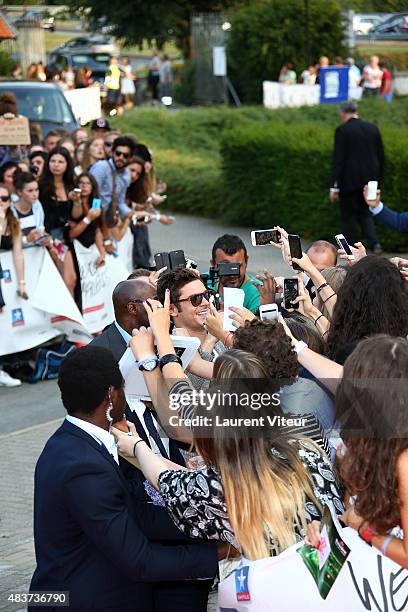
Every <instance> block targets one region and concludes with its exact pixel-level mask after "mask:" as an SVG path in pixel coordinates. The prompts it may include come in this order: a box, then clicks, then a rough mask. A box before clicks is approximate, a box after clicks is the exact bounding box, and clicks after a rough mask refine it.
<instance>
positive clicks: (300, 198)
mask: <svg viewBox="0 0 408 612" xmlns="http://www.w3.org/2000/svg"><path fill="white" fill-rule="evenodd" d="M382 135H383V139H384V143H385V148H386V155H387V166H386V173H385V180H384V184H383V186H382V190H383V199H384V202H385V203H386V204H387V205H389V206H390V207H391V208H393V209H395V210H400V211H407V210H408V193H407V190H406V176H407V168H408V134H407V133H406V131H402V130H396V129H393V128H384V129H382ZM332 148H333V130H332V128H329V127H328V126H326V125H322V124H318V123H315V122H308V123H306V122H303V123H295V124H293V123H292V124H288V123H279V124H274V125H270V126H251V127H244V128H240V129H237V130H234V131H232V130H231V131H228V132H227V133H224V135H223V139H222V145H221V152H222V156H223V165H224V178H225V186H226V189H227V190H226V205H227V206H226V209H225V210H226V213H225V214H226V218H227V219H228V220H230V221H231V222H236V220H237V219H239V220H240V222H241V223H242V224H245V225H252V226H254V227H259V228H261V227H271V226H273V225H275V224H277V225H282V226H283V227H285V228H286V229H287V230H288V231H289V232H292V233H296V234H300V235H301V236H302V237H303V238H305V239H308V240H315V239H318V238H322V239H327V240H330V241H333V237H334V235H335V234H337V233H339V232H340V231H341V223H340V215H339V206H338V204H334V205H333V204H330V202H329V200H328V187H329V180H330V179H329V177H330V167H331V158H332ZM378 237H379V239H380V242H381V243H382V244H383V246H384V247H385V248H386V249H387V250H389V251H393V250H395V251H397V250H405V251H406V249H407V246H408V237H407V235H404V234H398V233H396V232H394V231H391V230H388V229H386V228H384V227H383V226H380V224H378Z"/></svg>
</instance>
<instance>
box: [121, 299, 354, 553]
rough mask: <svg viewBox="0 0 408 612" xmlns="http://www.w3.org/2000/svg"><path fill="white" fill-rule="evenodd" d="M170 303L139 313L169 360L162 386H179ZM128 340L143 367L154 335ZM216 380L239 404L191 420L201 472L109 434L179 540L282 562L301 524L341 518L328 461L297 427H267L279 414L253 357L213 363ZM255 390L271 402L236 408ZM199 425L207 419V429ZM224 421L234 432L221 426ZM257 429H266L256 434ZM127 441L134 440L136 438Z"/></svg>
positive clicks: (203, 410)
mask: <svg viewBox="0 0 408 612" xmlns="http://www.w3.org/2000/svg"><path fill="white" fill-rule="evenodd" d="M169 304H170V299H169V292H167V293H166V300H165V305H164V307H163V306H162V305H161V304H160V303H159V302H156V301H154V300H147V303H146V305H145V308H146V311H147V313H148V316H149V322H150V325H151V328H152V330H153V332H154V335H155V338H156V342H157V348H158V354H159V356H160V358H161V359H162V362H163V361H164V359H166V363H165V365H164V364H162V367H163V369H164V368H166V372H165V377H166V378H167V379H168V380H170V378H172V379H173V383H174V379H177V378H179V379H183V378H184V373H183V370H182V367H181V366H180V365H179V363H177V359H175V352H174V348H173V344H172V342H171V339H170V336H169V334H168V329H169ZM134 334H135V335H134V337H133V339H132V340H131V347H132V350H133V351H134V352H135V355H136V356H137V359H139V360H143V359H146V358H147V356H148V355H151V354H152V351H153V346H154V344H153V342H154V338H153V334H152V332H151V331H150V330H147V331H146V330H144V329H142V330H138V331H136V330H135V332H134ZM170 355H172V357H171V361H169V359H170ZM155 373H157V369H156V370H154V371H152V372H149V373H146V380H147V379H148V376H154V377H155V378H156V380H155V382H157V377H158V376H160V375H159V374H158V373H157V374H155ZM215 378H216V380H217V381H218V382H219V383H220V384H221V386H220V387H218V389H220V390H221V391H222V390H224V391H227V392H231V391H232V390H234V391H237V390H239V391H240V393H241V394H242V395H241V394H240V395H239V397H238V398H237V399H234V398H232V401H231V402H228V401H226V402H223V401H222V400H219V401H215V404H214V406H213V408H212V410H211V412H208V410H207V407H206V406H201V407H199V408H198V410H197V412H196V413H195V414H194V416H195V417H198V426H197V427H196V426H195V428H194V440H195V445H196V449H197V451H198V452H199V453H200V454H201V455H202V457H203V459H204V461H205V463H206V465H205V467H203V468H202V469H199V470H195V471H189V470H180V469H179V468H176V466H174V465H169V463H168V462H166V460H163V458H161V457H158V456H156V455H155V454H154V453H153V452H152V451H151V450H150V449H149V448H148V446H147V445H146V444H144V443H143V442H142V441H141V440H140V439H138V438H136V440H135V439H134V438H133V439H131V438H130V437H129V436H127V435H126V434H123V435H122V433H121V432H120V431H119V430H115V435H116V436H117V438H118V444H119V450H120V452H122V453H123V454H124V455H125V456H129V457H131V456H133V457H136V460H137V462H138V464H139V465H140V467H141V469H142V471H143V472H144V473H145V476H146V477H147V478H148V479H149V480H150V481H151V482H152V484H153V485H154V486H155V487H156V488H158V489H159V491H160V493H161V495H162V496H163V499H164V502H165V504H166V507H167V508H168V510H169V512H170V515H171V517H172V519H173V521H174V522H175V524H176V525H177V526H178V527H179V528H180V529H181V530H182V531H183V532H184V533H185V534H187V535H189V536H190V537H198V538H208V539H215V540H217V539H219V540H223V541H226V542H229V543H231V544H233V545H234V546H238V547H241V548H242V550H243V552H244V554H245V555H246V556H247V557H248V558H250V559H260V558H263V557H266V556H269V555H275V554H278V553H279V552H281V551H282V550H284V549H285V548H287V547H288V546H290V545H291V544H294V543H295V542H296V541H297V540H299V539H301V538H302V537H303V534H304V533H305V529H306V524H307V522H308V521H310V519H311V518H312V516H314V515H316V514H318V515H320V516H321V511H322V505H323V504H324V503H325V502H327V501H331V502H332V503H334V504H335V506H336V507H337V509H338V511H342V509H343V506H342V502H341V497H340V493H339V491H338V489H337V487H336V480H335V477H334V475H333V473H332V470H331V466H330V462H329V460H328V459H327V457H326V455H325V454H324V453H323V451H322V450H321V449H320V448H319V446H318V445H316V444H314V443H313V442H312V441H310V440H307V439H304V438H302V437H298V436H297V435H296V430H295V429H294V428H292V429H290V428H285V427H273V426H270V422H269V418H272V419H273V417H282V415H283V413H282V412H281V410H280V408H279V405H278V401H276V397H275V391H276V383H274V381H272V380H271V379H270V378H268V376H267V371H266V369H265V367H264V366H263V364H262V363H261V362H260V361H259V360H258V359H257V358H256V357H255V356H254V355H252V354H250V353H246V352H244V351H238V350H237V351H236V350H233V351H229V352H228V353H225V354H224V355H222V356H221V357H219V358H218V359H217V361H216V364H215ZM256 379H258V381H259V385H256ZM259 379H260V380H259ZM151 381H152V379H151ZM223 385H225V386H223ZM256 388H257V389H258V391H260V390H261V389H262V390H263V392H264V393H265V394H267V395H268V397H269V398H270V402H265V403H263V402H259V403H258V404H256V406H255V404H253V405H252V404H251V401H249V402H248V401H246V402H245V401H241V398H243V393H245V392H247V393H248V392H249V393H250V397H251V400H253V399H256V396H255V394H254V393H252V392H253V390H254V389H256ZM271 392H272V393H271ZM232 395H233V394H232ZM225 396H227V393H225ZM258 396H259V393H258ZM248 397H249V396H248ZM258 399H259V397H258ZM259 404H261V405H259ZM205 416H207V417H208V416H210V417H211V418H210V423H209V425H208V427H206V423H205V421H203V418H204V417H205ZM254 417H256V420H257V423H258V424H259V425H260V427H255V426H254V427H251V426H248V427H239V426H235V424H236V423H237V422H238V423H239V422H240V419H241V422H244V421H243V420H245V419H251V420H252V419H254ZM268 417H269V418H268ZM224 420H226V421H227V422H229V423H232V426H230V427H228V426H226V427H223V426H218V425H219V423H220V422H221V421H224ZM268 423H269V424H268ZM262 424H266V426H265V427H264V428H262ZM296 424H297V423H296ZM203 425H204V428H203ZM299 431H301V428H299ZM133 435H134V436H136V435H137V434H136V432H135V430H134V431H133ZM126 438H127V440H126ZM313 474H316V476H315V477H314V478H313ZM317 474H319V476H317Z"/></svg>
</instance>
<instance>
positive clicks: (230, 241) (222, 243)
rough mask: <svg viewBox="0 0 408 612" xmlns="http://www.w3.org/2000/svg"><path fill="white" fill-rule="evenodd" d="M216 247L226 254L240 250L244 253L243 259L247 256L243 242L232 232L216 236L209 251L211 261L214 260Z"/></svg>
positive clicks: (233, 253)
mask: <svg viewBox="0 0 408 612" xmlns="http://www.w3.org/2000/svg"><path fill="white" fill-rule="evenodd" d="M217 249H221V250H222V251H224V253H226V254H227V255H235V253H238V251H241V250H242V251H244V253H245V259H246V258H247V257H248V254H247V250H246V246H245V244H244V243H243V242H242V240H241V238H240V237H239V236H235V235H234V234H224V235H223V236H220V237H219V238H217V240H216V241H215V242H214V245H213V248H212V252H211V255H212V260H213V261H214V260H215V253H216V251H217Z"/></svg>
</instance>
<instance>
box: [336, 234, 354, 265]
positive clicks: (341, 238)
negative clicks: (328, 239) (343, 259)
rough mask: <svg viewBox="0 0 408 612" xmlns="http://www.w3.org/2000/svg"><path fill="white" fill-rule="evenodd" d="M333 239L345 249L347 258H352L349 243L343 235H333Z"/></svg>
mask: <svg viewBox="0 0 408 612" xmlns="http://www.w3.org/2000/svg"><path fill="white" fill-rule="evenodd" d="M335 239H336V242H337V244H338V245H339V247H340V248H341V249H343V250H344V251H345V253H346V255H347V257H348V258H349V259H354V255H353V251H352V250H351V248H350V245H349V243H348V242H347V240H346V239H345V237H344V236H343V234H337V236H335Z"/></svg>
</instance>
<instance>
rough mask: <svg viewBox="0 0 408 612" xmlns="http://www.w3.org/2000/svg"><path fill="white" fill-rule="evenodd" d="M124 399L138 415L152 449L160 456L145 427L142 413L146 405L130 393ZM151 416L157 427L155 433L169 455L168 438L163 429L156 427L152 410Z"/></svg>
mask: <svg viewBox="0 0 408 612" xmlns="http://www.w3.org/2000/svg"><path fill="white" fill-rule="evenodd" d="M126 401H127V403H128V406H129V408H130V410H131V411H132V412H134V413H135V414H136V416H137V417H138V419H139V421H140V423H141V425H142V427H143V429H144V430H145V433H146V436H147V439H148V440H149V442H150V446H151V449H152V451H153V452H154V453H155V454H156V455H160V456H161V452H160V449H159V447H158V446H157V444H156V442H155V441H154V440H153V438H152V437H151V435H150V433H149V430H148V429H147V427H146V423H145V420H144V418H143V415H144V413H145V411H146V406H145V405H144V403H143V402H142V401H140V400H139V399H138V398H137V397H135V396H132V395H127V396H126ZM152 417H153V423H154V426H155V427H156V429H157V433H158V434H159V437H160V439H161V441H162V442H163V446H164V448H165V449H166V453H167V455H168V456H169V457H170V450H169V439H168V437H167V436H165V435H163V434H164V431H163V430H162V429H161V430H159V429H158V427H157V425H158V423H157V419H156V416H155V414H154V412H152Z"/></svg>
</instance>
